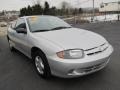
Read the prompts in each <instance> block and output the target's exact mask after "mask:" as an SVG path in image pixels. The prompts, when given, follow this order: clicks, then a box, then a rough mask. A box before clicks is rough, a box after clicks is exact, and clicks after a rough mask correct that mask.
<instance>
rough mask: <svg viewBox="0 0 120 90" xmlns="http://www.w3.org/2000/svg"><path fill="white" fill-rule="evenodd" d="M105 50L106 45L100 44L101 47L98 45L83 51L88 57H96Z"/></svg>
mask: <svg viewBox="0 0 120 90" xmlns="http://www.w3.org/2000/svg"><path fill="white" fill-rule="evenodd" d="M107 48H108V45H107V44H106V43H104V44H102V45H100V46H98V47H94V48H91V49H87V50H85V51H86V52H87V55H88V56H90V55H96V54H99V53H102V52H103V51H105V50H106V49H107Z"/></svg>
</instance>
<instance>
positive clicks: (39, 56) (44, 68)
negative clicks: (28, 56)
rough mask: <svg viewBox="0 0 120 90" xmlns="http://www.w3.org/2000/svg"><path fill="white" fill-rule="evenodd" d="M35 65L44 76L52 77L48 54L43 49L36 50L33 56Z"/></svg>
mask: <svg viewBox="0 0 120 90" xmlns="http://www.w3.org/2000/svg"><path fill="white" fill-rule="evenodd" d="M33 59H34V62H35V67H36V70H37V72H38V74H39V75H40V76H41V77H42V78H50V77H51V70H50V67H49V64H48V61H47V58H46V56H45V55H44V54H43V53H42V52H41V51H36V52H35V53H34V56H33Z"/></svg>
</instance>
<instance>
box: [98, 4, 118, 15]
mask: <svg viewBox="0 0 120 90" xmlns="http://www.w3.org/2000/svg"><path fill="white" fill-rule="evenodd" d="M99 12H103V13H104V12H106V13H118V12H120V2H109V3H101V4H100V8H99Z"/></svg>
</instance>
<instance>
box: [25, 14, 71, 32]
mask: <svg viewBox="0 0 120 90" xmlns="http://www.w3.org/2000/svg"><path fill="white" fill-rule="evenodd" d="M27 20H28V24H29V27H30V31H31V32H41V31H42V32H44V31H52V30H61V29H63V28H71V26H70V25H69V24H68V23H66V22H65V21H63V20H62V19H59V18H57V17H53V16H34V17H29V18H28V19H27Z"/></svg>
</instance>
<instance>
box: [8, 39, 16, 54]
mask: <svg viewBox="0 0 120 90" xmlns="http://www.w3.org/2000/svg"><path fill="white" fill-rule="evenodd" d="M10 42H11V40H10V39H8V43H9V48H10V51H11V52H13V51H15V48H14V47H13V46H12V44H11V43H10Z"/></svg>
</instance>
